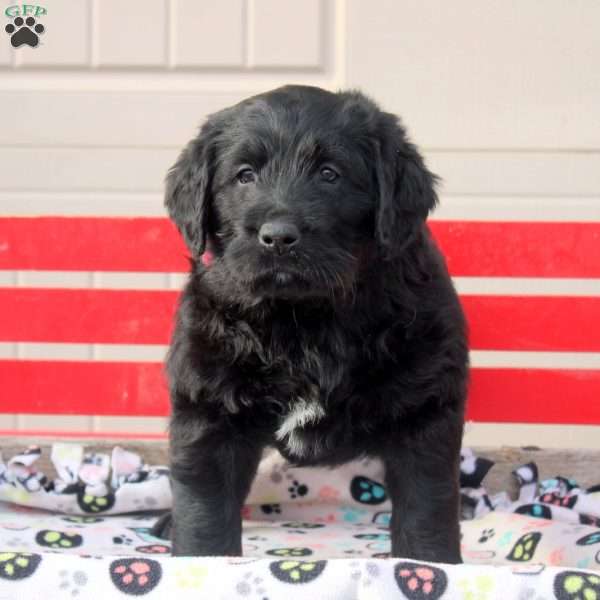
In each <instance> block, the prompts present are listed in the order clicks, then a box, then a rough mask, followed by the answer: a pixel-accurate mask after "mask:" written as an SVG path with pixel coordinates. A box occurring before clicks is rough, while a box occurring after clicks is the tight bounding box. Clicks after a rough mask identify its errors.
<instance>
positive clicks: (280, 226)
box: [258, 220, 300, 255]
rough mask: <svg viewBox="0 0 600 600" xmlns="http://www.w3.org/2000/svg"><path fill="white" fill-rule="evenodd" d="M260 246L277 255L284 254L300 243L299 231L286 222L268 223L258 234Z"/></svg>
mask: <svg viewBox="0 0 600 600" xmlns="http://www.w3.org/2000/svg"><path fill="white" fill-rule="evenodd" d="M258 241H259V243H260V245H261V246H262V247H263V248H265V249H267V250H269V251H270V252H274V253H277V254H280V255H281V254H285V253H287V252H289V251H290V250H291V249H292V248H293V247H294V246H296V245H297V244H298V242H300V230H299V229H298V228H297V227H296V226H295V225H294V224H293V223H289V222H287V221H282V220H278V221H268V222H267V223H264V224H263V225H262V227H261V228H260V230H259V232H258Z"/></svg>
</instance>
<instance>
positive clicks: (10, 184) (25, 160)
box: [0, 148, 177, 192]
mask: <svg viewBox="0 0 600 600" xmlns="http://www.w3.org/2000/svg"><path fill="white" fill-rule="evenodd" d="M176 158H177V150H162V149H150V150H142V149H140V148H135V149H129V148H103V149H94V148H89V149H81V148H74V149H73V148H50V149H45V148H31V149H30V148H0V165H2V176H1V177H0V190H9V191H11V190H21V191H32V190H47V191H56V190H65V191H69V190H81V191H94V190H102V191H111V192H112V191H131V192H147V191H158V190H161V189H162V185H163V181H164V177H165V174H166V172H167V169H168V168H169V167H170V166H171V165H172V164H173V163H174V162H175V159H176Z"/></svg>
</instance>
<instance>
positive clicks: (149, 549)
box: [135, 544, 171, 554]
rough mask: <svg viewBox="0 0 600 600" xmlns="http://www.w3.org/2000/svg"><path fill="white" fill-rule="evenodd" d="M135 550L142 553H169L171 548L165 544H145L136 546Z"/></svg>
mask: <svg viewBox="0 0 600 600" xmlns="http://www.w3.org/2000/svg"><path fill="white" fill-rule="evenodd" d="M135 551H136V552H143V553H144V554H171V548H170V547H169V546H166V545H165V544H147V545H146V546H137V547H136V549H135Z"/></svg>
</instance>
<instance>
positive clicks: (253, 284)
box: [166, 86, 436, 299]
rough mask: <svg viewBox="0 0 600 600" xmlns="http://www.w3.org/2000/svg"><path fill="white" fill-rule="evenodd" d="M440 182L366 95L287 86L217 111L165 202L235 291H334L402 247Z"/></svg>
mask: <svg viewBox="0 0 600 600" xmlns="http://www.w3.org/2000/svg"><path fill="white" fill-rule="evenodd" d="M434 183H435V177H434V176H433V175H432V174H431V173H430V172H429V171H428V170H427V169H426V167H425V165H424V163H423V159H422V158H421V156H420V155H419V153H418V152H417V150H416V148H415V146H413V145H412V144H411V143H410V142H408V140H407V139H406V134H405V131H404V129H403V128H402V126H401V125H400V124H399V122H398V120H397V119H396V117H394V116H393V115H391V114H389V113H385V112H382V111H381V110H379V108H378V107H377V106H376V105H375V104H374V103H373V102H372V101H371V100H369V99H368V98H366V97H365V96H364V95H362V94H360V93H358V92H340V93H337V94H334V93H330V92H327V91H325V90H321V89H319V88H311V87H304V86H287V87H284V88H280V89H277V90H274V91H271V92H268V93H266V94H262V95H260V96H255V97H253V98H250V99H248V100H245V101H243V102H241V103H240V104H238V105H236V106H233V107H231V108H228V109H225V110H223V111H221V112H218V113H216V114H213V115H211V116H210V117H209V118H208V120H207V121H206V123H205V124H204V125H203V127H202V128H201V130H200V133H199V135H198V137H197V138H195V139H194V140H192V141H191V142H190V143H189V144H188V146H187V147H186V148H185V149H184V150H183V152H182V153H181V155H180V157H179V159H178V160H177V162H176V163H175V165H174V166H173V168H172V169H171V170H170V172H169V174H168V177H167V186H166V206H167V209H168V211H169V214H170V216H171V218H172V219H173V220H174V221H175V223H176V224H177V226H178V228H179V230H180V231H181V233H182V235H183V236H184V238H185V240H186V243H187V244H188V247H189V249H190V251H191V252H192V255H193V257H194V258H195V259H199V258H200V256H201V255H202V254H203V253H204V252H205V251H206V250H207V249H208V250H209V251H210V253H211V254H212V255H213V256H214V260H213V261H212V263H211V265H210V266H209V267H208V269H209V271H210V275H211V276H212V277H213V279H214V281H218V282H219V285H221V287H223V286H225V287H228V288H229V292H230V293H231V295H232V296H236V295H239V294H244V295H245V296H246V297H248V296H250V297H252V298H253V299H260V298H263V297H284V298H301V297H307V296H310V297H332V296H335V295H336V294H338V293H344V292H347V291H349V290H350V289H352V287H353V286H354V285H355V284H356V283H357V281H358V279H359V278H360V274H361V272H363V271H364V269H371V268H374V266H375V265H373V264H372V263H373V262H377V261H384V260H393V259H394V258H395V257H397V256H399V255H400V254H401V253H402V250H403V248H404V247H406V246H407V245H408V244H409V243H410V242H411V240H412V239H414V237H415V234H416V233H417V232H418V231H419V230H420V228H421V225H422V223H423V221H424V220H425V218H426V217H427V214H428V213H429V211H430V210H431V209H432V208H433V207H434V205H435V203H436V194H435V191H434Z"/></svg>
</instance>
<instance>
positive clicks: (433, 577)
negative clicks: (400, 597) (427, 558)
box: [394, 562, 448, 600]
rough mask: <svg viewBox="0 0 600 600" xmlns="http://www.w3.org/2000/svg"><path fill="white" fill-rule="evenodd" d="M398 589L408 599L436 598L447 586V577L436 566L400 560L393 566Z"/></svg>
mask: <svg viewBox="0 0 600 600" xmlns="http://www.w3.org/2000/svg"><path fill="white" fill-rule="evenodd" d="M394 576H395V578H396V583H397V584H398V587H399V588H400V591H401V592H402V593H403V594H404V595H405V596H406V597H407V598H408V599H409V600H437V598H441V596H442V594H443V593H444V592H445V591H446V588H447V587H448V577H447V575H446V573H444V571H442V570H441V569H438V568H437V567H432V566H429V565H422V564H419V563H411V562H401V563H398V564H397V565H396V567H395V568H394Z"/></svg>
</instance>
